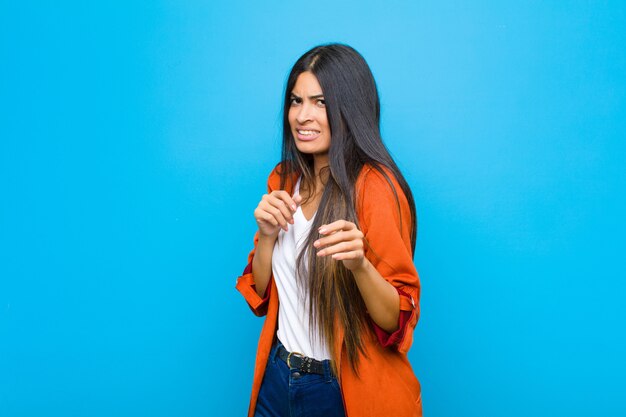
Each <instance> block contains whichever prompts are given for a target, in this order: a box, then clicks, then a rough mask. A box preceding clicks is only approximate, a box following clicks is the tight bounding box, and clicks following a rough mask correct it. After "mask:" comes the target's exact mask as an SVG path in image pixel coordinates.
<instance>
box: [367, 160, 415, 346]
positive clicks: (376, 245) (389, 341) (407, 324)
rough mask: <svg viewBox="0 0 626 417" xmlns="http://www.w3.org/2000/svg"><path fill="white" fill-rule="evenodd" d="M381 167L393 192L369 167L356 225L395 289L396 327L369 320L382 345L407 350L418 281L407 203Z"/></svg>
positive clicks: (373, 259) (378, 267)
mask: <svg viewBox="0 0 626 417" xmlns="http://www.w3.org/2000/svg"><path fill="white" fill-rule="evenodd" d="M383 170H384V171H385V172H386V173H387V176H388V177H389V179H390V180H391V181H392V183H393V185H394V188H395V193H394V190H393V189H392V188H391V185H390V184H389V182H388V181H387V179H386V178H385V177H384V176H383V175H382V174H381V173H380V172H378V171H377V170H376V169H373V168H370V169H368V170H367V171H366V173H365V175H364V178H363V181H362V184H361V187H360V190H361V191H360V199H359V203H358V206H357V207H358V210H359V211H360V213H359V222H360V225H359V226H360V228H361V231H362V232H363V234H364V235H365V256H366V257H367V259H368V260H369V261H370V262H371V263H372V265H374V267H375V268H376V270H377V271H378V272H379V273H380V274H381V275H382V277H383V278H385V280H387V282H389V283H391V284H392V285H393V286H394V287H395V288H396V290H397V291H398V295H399V298H400V306H399V307H400V317H399V323H398V326H399V328H398V330H396V331H395V332H393V333H391V334H389V333H387V332H386V331H385V330H383V329H382V328H381V327H379V326H378V325H377V324H376V323H374V321H373V320H370V321H371V324H372V328H373V330H374V332H375V334H376V336H377V338H378V340H379V342H380V343H381V345H382V346H383V347H387V348H392V349H397V350H398V351H400V352H404V353H406V352H408V350H409V348H410V347H411V344H412V343H413V330H414V329H415V326H416V325H417V320H418V317H419V295H420V281H419V276H418V274H417V270H416V269H415V265H414V264H413V254H412V250H411V224H410V222H411V212H410V208H409V203H408V201H407V199H406V196H405V195H404V192H403V191H402V188H400V185H399V184H398V182H397V181H396V179H395V177H394V176H393V174H392V173H391V171H390V170H388V169H386V168H383ZM396 195H397V199H396Z"/></svg>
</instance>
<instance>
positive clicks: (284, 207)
mask: <svg viewBox="0 0 626 417" xmlns="http://www.w3.org/2000/svg"><path fill="white" fill-rule="evenodd" d="M285 195H287V196H288V194H286V193H285ZM285 195H280V194H270V195H269V197H268V199H267V201H268V202H269V203H270V204H271V205H272V206H273V207H275V208H277V209H278V210H280V212H281V213H282V215H283V217H284V218H285V220H286V221H287V222H289V223H291V224H293V214H294V213H295V210H293V209H291V208H290V207H289V205H290V204H291V203H290V202H289V200H291V198H290V197H289V200H285Z"/></svg>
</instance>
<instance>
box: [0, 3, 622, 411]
mask: <svg viewBox="0 0 626 417" xmlns="http://www.w3.org/2000/svg"><path fill="white" fill-rule="evenodd" d="M12 3H13V4H10V3H9V2H8V1H3V2H2V3H1V4H0V94H1V101H0V106H1V111H0V416H3V417H4V416H11V417H13V416H15V417H17V416H177V415H180V416H209V415H210V416H213V415H219V416H241V415H244V414H245V411H246V410H247V406H248V395H249V392H250V387H251V383H252V370H253V361H254V354H255V349H256V342H257V338H258V334H259V331H260V327H261V323H262V321H261V320H260V319H257V318H255V317H254V316H253V315H252V314H251V313H250V311H249V310H248V307H247V306H246V304H245V303H244V301H243V299H242V298H241V297H240V296H239V293H237V292H236V291H235V289H234V285H235V279H236V278H237V276H238V275H239V274H240V273H241V271H242V269H243V267H244V266H245V261H246V256H247V253H248V251H249V250H250V249H251V247H252V237H253V234H254V231H255V222H254V219H253V216H252V212H253V210H254V208H255V207H256V204H257V203H258V200H259V199H260V197H261V195H262V194H263V193H264V192H265V180H266V177H267V174H268V172H269V170H270V169H271V168H272V167H273V165H274V164H275V163H276V162H277V160H278V155H279V145H280V134H279V133H280V107H281V103H280V99H281V95H282V89H283V86H284V82H285V79H286V76H287V73H288V71H289V69H290V66H291V65H292V64H293V63H294V62H295V60H296V59H297V58H298V57H299V56H300V55H301V54H302V53H304V52H305V51H306V50H307V49H309V48H310V47H312V46H314V45H316V44H318V43H322V42H328V41H341V42H345V43H348V44H350V45H352V46H354V47H355V48H356V49H357V50H359V51H360V52H361V53H362V54H363V55H364V56H365V58H366V59H367V60H368V62H369V64H370V65H371V68H372V71H373V72H374V75H375V77H376V79H377V82H378V87H379V90H380V94H381V100H382V106H383V112H382V117H383V133H384V138H385V140H386V142H387V144H388V146H389V148H390V149H391V151H392V153H393V155H394V156H395V157H396V158H397V161H398V163H399V165H400V167H401V168H402V169H403V171H404V173H405V174H406V177H407V179H408V180H409V182H410V184H411V186H412V188H413V192H414V194H415V198H416V205H417V210H418V214H419V221H420V228H419V236H418V243H417V250H416V256H415V263H416V265H417V267H418V270H419V272H420V275H421V279H422V285H423V297H422V302H421V305H422V317H421V321H420V323H419V325H418V327H417V330H416V334H415V342H414V345H413V348H412V350H411V352H410V359H411V362H412V363H413V365H414V368H415V372H416V374H417V375H418V377H419V379H420V380H421V382H422V384H423V401H424V409H425V413H426V415H428V416H468V417H469V416H471V417H473V416H476V417H478V416H480V417H485V416H494V417H496V416H522V415H524V416H526V415H536V416H589V415H592V416H618V415H625V413H626V397H625V396H624V391H625V389H626V386H625V385H626V384H625V383H624V374H625V373H626V361H625V360H624V353H626V336H625V334H624V328H625V322H626V320H625V319H626V313H625V308H624V296H625V295H626V291H625V290H626V279H625V278H626V276H625V274H624V261H623V255H624V252H625V249H626V242H625V240H626V239H625V234H626V227H625V225H626V222H625V221H624V218H623V216H624V213H626V198H625V196H624V190H625V187H624V184H625V179H626V178H625V177H626V169H624V162H625V159H626V145H625V144H624V141H625V139H626V138H625V134H624V132H625V128H626V53H625V51H626V42H625V40H626V39H625V38H626V29H625V28H626V5H625V3H624V2H618V1H596V2H593V1H543V2H537V1H534V2H527V1H521V2H520V1H507V2H503V1H484V2H478V3H476V2H454V1H441V0H440V1H414V2H400V1H387V2H371V3H366V2H362V1H359V2H357V1H353V2H341V3H340V4H338V5H336V4H334V3H335V2H331V1H325V0H320V1H316V2H309V3H302V2H284V4H279V3H276V2H243V1H213V2H191V1H189V2H163V1H161V2H158V1H157V2H147V1H146V2H143V3H139V2H128V1H125V2H121V1H118V2H100V3H102V4H96V5H86V4H83V2H75V3H70V2H64V1H60V2H48V3H47V4H45V3H43V2H42V3H33V2H28V1H24V2H12Z"/></svg>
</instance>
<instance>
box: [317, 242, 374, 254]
mask: <svg viewBox="0 0 626 417" xmlns="http://www.w3.org/2000/svg"><path fill="white" fill-rule="evenodd" d="M362 248H363V243H362V242H360V241H358V240H351V241H348V242H340V243H337V244H334V245H331V246H328V247H326V248H324V249H322V250H320V251H318V252H317V256H328V255H332V254H335V253H340V252H351V251H354V250H361V249H362Z"/></svg>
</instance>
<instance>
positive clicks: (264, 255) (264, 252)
mask: <svg viewBox="0 0 626 417" xmlns="http://www.w3.org/2000/svg"><path fill="white" fill-rule="evenodd" d="M275 242H276V237H267V236H262V235H260V236H259V241H258V242H257V247H256V251H255V252H254V258H253V259H252V276H253V277H254V284H255V289H256V292H257V294H259V297H263V295H264V294H265V289H266V288H267V284H268V282H269V280H270V276H271V275H272V253H273V252H274V243H275Z"/></svg>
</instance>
